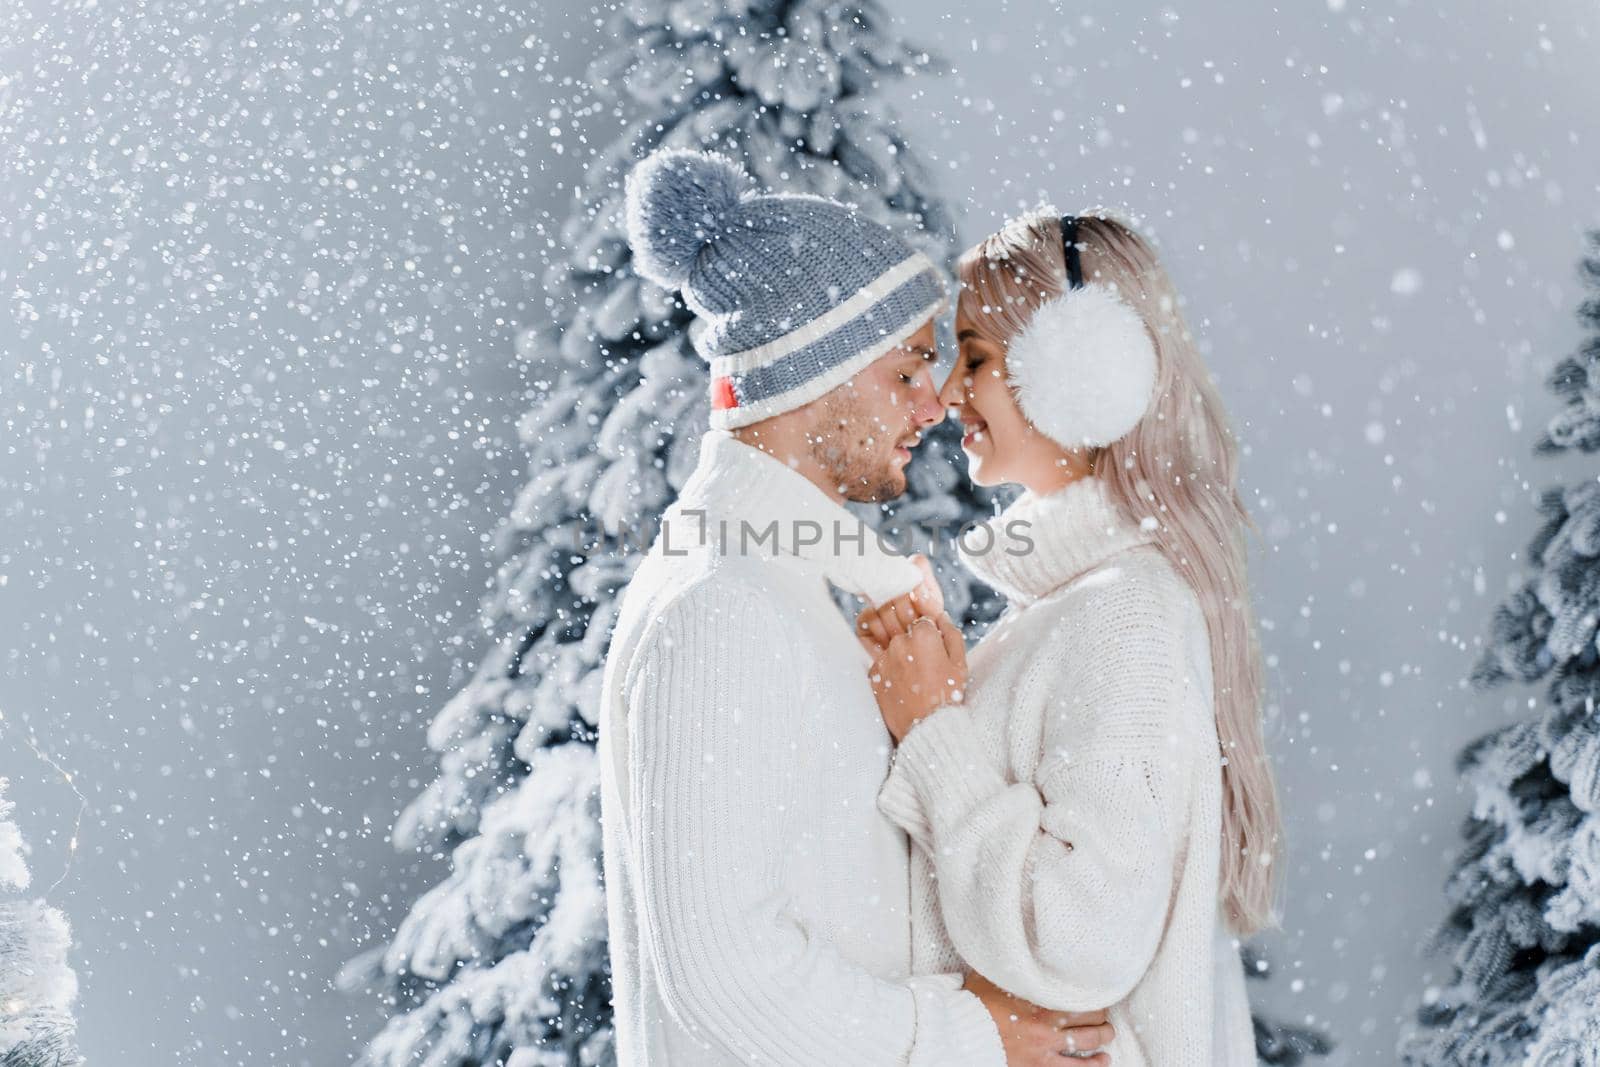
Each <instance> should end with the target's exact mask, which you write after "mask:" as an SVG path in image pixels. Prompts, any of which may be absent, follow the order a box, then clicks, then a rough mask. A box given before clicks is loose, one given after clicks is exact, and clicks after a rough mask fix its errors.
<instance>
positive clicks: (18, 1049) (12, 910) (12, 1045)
mask: <svg viewBox="0 0 1600 1067" xmlns="http://www.w3.org/2000/svg"><path fill="white" fill-rule="evenodd" d="M8 784H9V783H7V781H6V780H5V779H4V778H0V893H4V894H5V895H6V898H12V897H16V896H19V895H20V894H22V893H23V892H25V891H26V890H27V888H28V885H29V883H30V881H31V880H32V876H31V874H30V873H29V871H28V863H27V859H26V856H25V852H26V847H25V845H24V843H23V840H22V834H21V832H20V831H19V830H18V828H17V824H16V823H15V822H14V821H13V820H12V809H13V805H12V803H11V802H10V801H9V800H7V799H6V787H7V785H8ZM71 944H72V932H71V930H70V929H69V928H68V926H67V920H66V917H65V916H63V915H62V914H61V912H60V911H58V910H57V909H55V908H52V907H50V906H49V905H47V904H46V903H45V902H44V901H43V900H40V899H31V900H30V899H0V1064H4V1065H5V1067H67V1065H69V1064H76V1063H79V1062H81V1060H80V1058H79V1056H78V1052H77V1047H76V1042H75V1036H76V1029H77V1028H76V1025H75V1023H74V1022H73V1018H72V1002H73V1001H74V1000H75V999H77V996H78V977H77V975H76V974H75V973H74V972H73V970H72V968H71V966H69V965H68V963H67V950H68V949H69V948H70V947H71Z"/></svg>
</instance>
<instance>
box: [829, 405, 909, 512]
mask: <svg viewBox="0 0 1600 1067" xmlns="http://www.w3.org/2000/svg"><path fill="white" fill-rule="evenodd" d="M819 411H820V412H821V418H820V419H819V420H818V424H819V426H820V427H821V429H820V431H818V432H814V433H813V434H812V435H811V442H810V443H811V458H812V459H813V460H815V461H816V462H817V464H818V465H819V466H820V467H822V469H823V470H825V471H827V472H828V477H829V478H830V479H831V480H832V484H834V485H835V486H838V487H839V488H840V490H841V491H842V492H843V493H844V495H845V499H846V500H854V501H856V502H858V503H863V504H872V503H878V502H881V501H884V500H893V499H894V498H895V497H897V496H899V495H900V494H901V493H904V492H905V491H906V478H905V474H904V472H903V471H901V470H899V469H897V468H896V467H895V466H893V465H892V463H891V461H890V460H889V459H886V458H884V457H883V456H882V455H881V454H880V453H878V452H876V451H874V449H875V447H877V446H881V444H882V443H883V439H884V435H883V434H876V435H875V434H874V432H873V428H874V419H873V418H872V416H871V415H870V414H869V413H868V412H867V411H866V405H865V404H864V403H863V402H862V401H861V400H860V399H859V398H858V397H857V396H856V395H855V394H854V393H851V392H850V391H848V390H841V391H840V393H839V394H837V395H829V396H824V397H823V398H822V399H821V401H820V402H819ZM885 432H887V431H885ZM873 436H876V437H877V441H876V442H869V441H868V440H867V438H869V437H873ZM897 439H898V438H897Z"/></svg>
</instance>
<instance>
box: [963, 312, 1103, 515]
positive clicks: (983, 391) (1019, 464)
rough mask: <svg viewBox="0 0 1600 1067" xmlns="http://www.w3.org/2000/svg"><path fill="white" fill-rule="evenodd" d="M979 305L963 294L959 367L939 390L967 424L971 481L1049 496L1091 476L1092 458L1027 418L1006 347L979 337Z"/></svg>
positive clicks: (965, 447) (964, 423)
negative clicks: (1013, 485)
mask: <svg viewBox="0 0 1600 1067" xmlns="http://www.w3.org/2000/svg"><path fill="white" fill-rule="evenodd" d="M976 300H977V298H976V297H974V296H973V295H972V294H971V293H969V292H963V293H962V294H961V299H960V301H959V302H958V303H957V304H956V344H957V346H958V351H957V354H956V363H955V366H954V367H953V368H951V371H950V376H949V377H948V378H946V379H945V382H944V385H942V386H941V387H940V388H939V402H940V403H942V404H943V405H944V406H945V407H946V408H947V409H951V410H953V411H954V412H955V415H956V418H957V419H958V420H960V422H961V428H962V430H963V433H964V436H963V437H962V438H961V448H962V451H964V452H966V454H967V472H968V474H969V476H970V477H971V478H972V480H973V481H974V482H976V483H977V484H978V485H999V484H1001V483H1002V482H1017V483H1020V484H1022V485H1024V486H1026V487H1027V488H1029V489H1032V490H1033V491H1035V492H1040V493H1047V492H1052V491H1054V490H1056V489H1060V488H1061V487H1063V486H1065V485H1066V484H1067V483H1068V482H1071V481H1074V480H1076V479H1077V478H1080V477H1082V476H1084V475H1086V474H1088V473H1089V472H1090V464H1089V460H1088V458H1087V457H1086V456H1084V455H1083V454H1082V453H1081V452H1069V451H1068V450H1067V449H1064V448H1062V447H1061V446H1060V445H1059V444H1057V443H1056V442H1055V441H1053V440H1051V439H1050V438H1049V437H1046V436H1045V435H1044V434H1042V433H1040V432H1039V431H1038V430H1036V429H1034V427H1033V424H1032V423H1030V422H1029V421H1028V420H1027V417H1026V416H1024V415H1023V414H1022V409H1021V408H1020V407H1018V406H1017V398H1016V396H1015V395H1014V394H1013V393H1012V391H1011V385H1010V383H1009V382H1008V381H1007V379H1006V350H1005V346H1004V345H1000V344H996V343H995V342H993V341H990V340H988V339H987V338H986V337H983V336H979V333H978V330H977V328H976V325H977V324H976V320H975V316H976V315H981V314H982V313H983V312H982V311H981V310H980V309H979V308H978V306H977V303H976Z"/></svg>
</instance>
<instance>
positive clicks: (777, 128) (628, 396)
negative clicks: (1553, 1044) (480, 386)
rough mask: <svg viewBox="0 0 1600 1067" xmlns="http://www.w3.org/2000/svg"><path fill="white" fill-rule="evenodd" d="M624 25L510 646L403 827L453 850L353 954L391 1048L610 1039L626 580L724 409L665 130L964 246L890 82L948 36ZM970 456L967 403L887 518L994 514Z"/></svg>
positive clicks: (433, 742)
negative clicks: (654, 236) (651, 192)
mask: <svg viewBox="0 0 1600 1067" xmlns="http://www.w3.org/2000/svg"><path fill="white" fill-rule="evenodd" d="M609 37H610V39H611V40H613V41H616V42H619V47H617V48H616V49H615V50H613V51H611V52H610V53H608V54H606V55H603V56H601V57H600V58H599V59H598V60H597V61H596V63H595V64H594V66H593V68H592V69H591V71H590V74H589V84H590V86H591V87H592V89H593V91H594V92H595V93H596V94H597V95H598V96H599V98H600V99H601V100H602V101H604V102H605V103H606V104H607V106H609V107H612V108H614V109H615V113H616V114H617V115H618V117H619V118H621V119H623V120H624V123H625V126H624V129H623V132H622V134H621V135H620V136H619V137H617V138H616V139H615V140H614V141H613V142H612V143H611V144H610V145H609V146H607V147H605V148H603V149H602V150H600V151H599V152H598V153H597V155H596V157H595V158H594V159H593V160H592V161H591V163H590V165H589V168H588V172H587V178H586V181H585V184H584V188H583V189H582V190H581V196H580V198H579V200H578V202H577V203H576V206H575V210H574V212H573V214H572V216H571V217H570V219H569V220H568V222H567V224H566V226H565V228H564V230H563V232H562V234H561V236H560V249H561V251H560V254H559V258H558V259H557V260H556V261H555V262H554V263H553V266H552V269H551V270H550V272H549V273H548V275H547V277H546V278H545V279H544V283H545V289H546V291H547V293H548V299H549V307H550V311H549V312H548V317H549V322H548V325H547V326H546V327H545V328H540V329H533V330H530V331H529V332H528V333H527V334H526V335H524V337H523V338H522V341H521V349H522V354H523V356H524V358H525V359H526V360H527V361H528V364H529V367H530V374H529V377H530V380H532V381H534V382H535V384H536V387H537V394H538V395H537V397H536V400H535V403H534V404H533V405H532V408H531V410H530V411H529V412H528V413H527V415H526V417H525V418H524V420H523V421H522V424H521V426H520V427H519V429H520V435H521V438H522V440H523V442H524V443H525V445H526V448H527V450H528V453H529V457H530V474H529V478H528V481H527V483H526V485H525V486H524V488H523V489H522V491H521V493H520V494H519V497H518V499H517V501H516V504H515V506H514V508H513V510H512V513H511V514H510V516H509V517H508V518H507V519H506V520H505V522H504V523H503V524H502V526H501V528H500V529H499V530H498V531H497V534H496V551H497V553H498V554H499V556H500V557H501V558H502V559H503V560H504V562H503V564H502V565H501V567H500V569H499V572H498V576H497V580H496V583H495V588H494V590H493V592H492V593H491V594H490V596H489V597H488V598H487V599H486V601H485V604H484V606H483V609H482V613H481V614H482V621H483V625H484V626H485V627H486V628H487V629H488V630H489V631H490V633H491V635H492V638H493V644H492V648H491V651H490V652H489V654H488V655H487V656H486V658H485V659H484V661H483V662H482V663H481V664H480V665H479V666H478V668H477V670H476V672H475V675H474V677H473V678H472V680H471V682H470V683H469V684H468V685H467V686H466V687H465V688H464V689H463V690H462V691H461V692H460V693H458V694H457V695H456V696H455V698H454V699H453V700H451V701H450V702H449V703H448V704H447V706H446V707H445V708H444V709H443V710H442V711H441V712H440V713H439V715H438V716H437V718H436V719H435V721H434V723H433V725H432V728H431V729H430V732H429V735H428V742H429V744H430V746H431V747H432V748H433V749H434V750H435V751H437V752H438V753H439V760H440V771H439V774H438V777H437V778H436V779H435V780H434V781H433V782H432V783H431V784H430V785H429V786H428V787H427V789H426V791H425V792H424V793H423V794H422V795H421V796H419V797H418V798H416V799H415V800H414V801H413V802H412V803H411V804H410V805H409V807H408V808H407V809H406V810H405V812H404V813H403V815H402V817H401V819H400V820H399V823H398V825H397V826H396V827H395V830H394V839H395V842H396V844H397V846H399V847H401V848H405V849H420V850H426V851H429V852H438V853H448V854H449V855H450V860H451V872H450V874H449V875H448V876H447V877H446V878H445V880H444V881H442V882H441V883H440V884H438V885H436V886H434V887H433V888H431V889H430V890H428V891H427V892H426V893H425V894H424V895H423V896H422V897H421V898H420V899H419V900H417V901H416V903H415V905H414V906H413V907H412V909H411V911H410V914H409V915H408V916H407V917H406V918H405V920H404V921H403V922H402V924H401V926H400V929H399V930H398V932H397V933H396V935H395V937H394V939H393V941H392V942H391V943H390V944H388V945H387V946H379V947H376V948H374V949H371V950H369V951H368V952H366V953H364V954H363V955H362V956H360V957H358V958H357V959H355V960H352V961H351V963H350V964H349V965H347V967H346V968H345V969H344V971H343V972H342V974H341V975H340V985H341V986H342V987H344V988H346V989H356V988H361V987H366V986H376V987H377V988H379V989H380V990H381V991H382V992H383V993H384V994H385V995H386V997H387V998H388V1003H389V1004H391V1005H392V1009H393V1014H392V1017H391V1018H390V1020H389V1022H388V1023H387V1024H386V1025H385V1027H384V1028H383V1029H382V1031H381V1032H380V1033H379V1034H378V1035H377V1036H376V1037H375V1038H374V1039H373V1040H372V1041H371V1042H370V1044H369V1046H368V1048H367V1051H366V1054H365V1061H366V1062H367V1063H368V1064H371V1065H381V1067H400V1065H402V1064H405V1065H408V1067H409V1065H412V1064H420V1063H426V1064H441V1065H442V1064H450V1065H452V1067H466V1065H479V1064H511V1065H514V1067H536V1065H537V1067H567V1065H570V1064H599V1063H606V1062H609V1061H610V1060H611V1058H612V1056H611V1044H610V1042H611V1035H610V1027H609V1016H610V1006H609V999H610V984H609V977H608V962H607V951H606V925H605V907H604V897H603V893H602V886H601V874H600V827H599V821H598V817H599V799H598V792H597V789H598V783H599V772H598V767H597V763H596V756H595V749H594V742H595V739H596V734H595V722H596V714H597V703H598V699H597V698H598V694H599V686H600V676H601V667H602V658H603V655H604V652H605V650H606V645H607V641H608V639H609V636H610V632H611V628H612V624H613V621H614V618H615V614H616V609H617V601H618V597H619V594H620V592H621V589H622V587H623V585H624V584H625V583H626V582H627V580H628V578H629V576H630V575H631V574H632V573H633V570H634V568H635V566H636V564H637V562H638V560H639V558H640V557H641V554H642V552H643V551H644V550H645V549H646V548H647V547H648V545H649V543H650V541H651V539H652V538H653V537H654V535H655V531H656V523H657V520H658V517H659V516H660V515H661V513H662V512H663V510H664V509H665V508H666V506H667V505H668V504H669V503H670V502H671V501H672V499H673V498H674V496H675V494H676V492H677V490H678V487H679V486H681V485H682V483H683V481H684V479H685V478H686V476H687V475H688V473H689V472H690V471H691V470H692V469H693V467H694V464H695V461H696V458H697V454H698V446H699V438H700V436H701V434H702V433H703V432H704V430H705V429H706V427H707V418H708V413H709V410H708V404H707V379H706V368H705V364H704V363H703V362H702V361H701V360H700V359H699V357H698V356H697V355H696V354H695V353H694V351H693V349H692V347H691V346H690V344H689V342H688V338H687V335H686V328H687V326H688V323H689V318H690V316H689V313H688V312H687V310H686V309H685V308H684V307H683V306H682V305H681V303H680V302H678V300H677V299H676V297H675V295H674V294H671V293H668V292H665V291H663V290H662V289H660V288H658V287H656V286H654V285H652V284H650V283H648V282H644V281H641V279H639V278H638V277H637V276H636V275H635V274H634V272H633V269H632V267H631V264H630V259H629V253H628V248H627V245H626V242H625V239H624V235H623V231H622V198H623V178H624V176H625V174H626V172H627V170H628V169H629V168H630V167H631V166H632V164H633V163H634V162H636V161H637V160H638V159H640V158H642V157H643V156H644V155H645V154H646V153H648V152H649V151H650V150H651V149H653V148H655V147H658V146H677V147H689V148H704V149H713V150H717V151H720V152H723V153H725V154H727V155H729V156H731V157H733V158H736V159H739V160H741V161H742V162H743V163H744V165H745V167H746V168H747V169H748V170H749V171H750V173H751V174H752V175H753V176H754V177H755V178H756V179H757V181H758V182H760V183H761V184H762V185H764V186H765V187H767V188H771V189H783V190H790V191H800V192H813V193H819V194H822V195H826V196H832V197H835V198H838V199H842V200H847V201H850V202H854V203H857V204H859V206H860V207H861V209H862V210H863V211H864V212H865V213H866V214H868V215H869V216H871V217H873V218H876V219H879V220H881V221H884V222H886V223H887V224H889V225H891V226H893V227H894V228H896V229H897V230H898V231H900V232H901V233H903V234H904V235H905V236H906V237H907V238H908V239H910V240H912V241H913V242H914V243H919V244H921V245H923V246H924V247H925V248H926V249H927V250H928V251H929V252H930V254H932V255H933V257H934V258H935V259H936V260H948V258H949V254H950V252H951V242H952V225H951V221H950V218H949V215H948V213H947V212H946V211H945V209H944V208H943V206H942V205H940V204H939V202H938V201H937V200H936V199H935V198H934V197H933V196H932V195H931V193H930V192H929V188H930V185H929V182H928V181H927V179H926V178H925V177H924V174H923V171H922V169H921V168H920V167H919V166H918V164H917V162H916V159H915V157H914V156H913V154H912V153H910V152H909V151H908V150H907V146H906V145H905V143H904V142H903V140H902V139H901V137H900V134H899V132H898V131H897V128H896V125H895V122H894V120H893V117H892V116H890V115H889V114H887V113H886V112H885V111H884V109H883V107H882V105H881V104H880V103H879V102H878V101H877V100H876V99H875V94H876V90H877V88H878V87H879V85H880V83H881V81H882V80H883V79H885V78H898V77H901V76H903V75H905V74H907V73H909V72H911V71H912V70H914V69H915V68H917V67H918V66H920V65H923V64H924V63H925V62H926V57H924V56H922V55H920V54H919V53H918V52H916V51H915V50H914V49H912V48H911V47H909V46H908V45H907V44H905V43H904V42H902V41H901V40H899V39H898V38H897V37H896V35H895V34H894V33H893V31H892V27H891V25H890V20H889V18H888V16H887V15H886V14H885V13H884V12H883V11H882V10H881V9H880V8H879V6H878V5H877V4H875V3H872V2H856V3H841V2H836V0H673V2H667V0H661V2H650V0H631V2H628V3H624V4H622V5H621V8H620V10H619V11H618V12H616V13H615V14H614V15H613V16H612V20H611V24H610V26H609ZM958 455H959V441H958V434H957V433H956V432H955V431H954V427H953V426H951V427H947V428H945V429H942V430H941V431H940V432H938V433H935V434H932V435H930V438H929V439H928V440H927V441H926V443H925V444H924V446H923V447H922V448H921V449H920V450H919V455H918V457H917V459H916V460H915V462H914V463H913V465H912V466H911V468H910V471H909V475H908V477H909V483H910V491H909V493H908V495H907V497H906V498H904V499H903V500H902V501H900V502H898V503H897V504H896V505H894V506H891V507H889V508H886V509H884V511H885V513H886V514H880V515H875V516H874V521H877V522H878V524H879V525H880V526H885V527H886V528H892V529H902V530H908V531H909V530H914V529H917V528H924V527H932V526H934V525H936V524H951V525H953V524H957V523H959V522H960V521H962V520H963V519H965V518H969V517H971V516H973V515H976V514H978V513H980V512H982V513H985V514H986V513H988V512H989V511H990V505H989V503H988V501H987V497H986V495H985V494H983V493H982V492H981V491H975V490H973V489H971V488H969V487H968V486H967V483H966V479H965V477H964V476H963V475H962V474H961V471H960V468H959V467H958V466H957V465H956V462H955V457H957V456H958ZM918 547H925V546H924V545H920V544H919V545H918ZM950 558H953V557H947V561H946V562H947V563H948V560H949V559H950ZM939 569H940V573H941V578H942V579H943V580H944V583H945V587H946V596H947V600H948V604H949V606H950V608H951V610H952V613H953V614H955V615H956V617H957V618H958V619H964V621H966V622H968V623H971V624H982V623H984V622H986V621H988V620H989V619H991V618H992V616H993V615H994V614H995V613H996V610H997V606H998V605H997V602H996V598H994V597H993V595H992V594H987V593H984V592H982V591H977V592H975V591H974V590H973V589H972V588H970V587H969V586H968V585H967V584H966V582H965V581H964V579H963V577H962V576H961V572H959V571H958V570H957V569H956V568H955V567H953V566H949V565H945V566H941V567H940V568H939Z"/></svg>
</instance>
